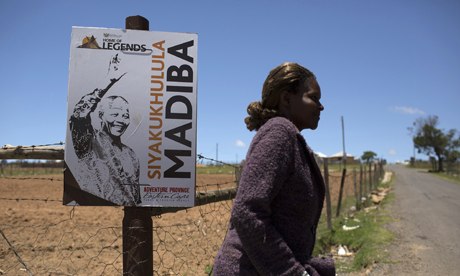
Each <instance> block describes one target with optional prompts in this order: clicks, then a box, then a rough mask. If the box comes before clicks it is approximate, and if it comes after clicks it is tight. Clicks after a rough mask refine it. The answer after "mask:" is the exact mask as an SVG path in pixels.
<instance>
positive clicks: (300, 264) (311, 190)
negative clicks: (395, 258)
mask: <svg viewBox="0 0 460 276" xmlns="http://www.w3.org/2000/svg"><path fill="white" fill-rule="evenodd" d="M324 192H325V190H324V182H323V178H322V176H321V172H320V170H319V168H318V165H317V164H316V162H315V160H314V158H313V153H312V151H311V149H310V148H309V147H308V146H307V144H306V142H305V140H304V138H303V137H302V135H301V134H300V133H299V131H298V130H297V128H296V127H295V125H294V124H293V123H292V122H290V121H289V120H287V119H286V118H283V117H275V118H272V119H270V120H269V121H267V122H266V123H265V124H264V125H263V126H262V127H261V128H260V129H259V130H258V131H257V134H256V135H255V137H254V139H253V141H252V143H251V146H250V148H249V151H248V154H247V157H246V164H245V167H244V168H243V172H242V175H241V179H240V184H239V188H238V192H237V195H236V198H235V200H234V203H233V209H232V213H231V219H230V226H229V230H228V233H227V236H226V238H225V240H224V242H223V245H222V247H221V249H220V251H219V253H218V255H217V257H216V260H215V263H214V269H213V274H214V275H216V276H230V275H277V276H278V275H298V276H300V275H302V273H303V272H304V271H305V270H306V271H307V272H308V273H309V274H310V275H312V276H314V275H335V269H334V264H333V262H332V260H331V259H320V258H311V254H312V251H313V247H314V244H315V239H316V227H317V224H318V220H319V217H320V215H321V209H322V207H323V201H324Z"/></svg>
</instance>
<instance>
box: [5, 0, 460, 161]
mask: <svg viewBox="0 0 460 276" xmlns="http://www.w3.org/2000/svg"><path fill="white" fill-rule="evenodd" d="M132 15H142V16H144V17H145V18H147V19H148V20H149V22H150V30H151V31H164V32H191V33H197V34H198V73H197V74H198V94H197V95H198V101H197V114H198V116H197V118H198V119H197V141H198V142H197V154H202V155H203V156H205V157H208V158H212V159H216V158H217V159H218V160H222V161H225V162H239V161H241V160H242V159H244V157H245V155H246V152H247V150H248V148H249V145H250V143H251V139H252V137H253V136H254V134H255V133H254V132H250V131H248V130H247V129H246V126H245V124H244V118H245V117H246V116H247V113H246V108H247V106H248V104H249V103H250V102H252V101H257V100H260V97H261V88H262V84H263V82H264V80H265V78H266V76H267V74H268V72H269V71H270V70H271V69H272V68H274V67H276V66H277V65H279V64H281V63H283V62H285V61H293V62H297V63H299V64H301V65H303V66H305V67H307V68H308V69H310V70H311V71H313V72H314V73H315V75H316V77H317V80H318V82H319V84H320V86H321V90H322V103H323V105H324V106H325V110H324V111H323V112H322V114H321V120H320V123H319V127H318V129H316V130H314V131H312V130H304V131H303V132H302V135H303V136H304V137H305V138H306V140H307V143H308V144H309V145H310V147H311V148H312V149H313V150H315V151H317V152H321V153H324V154H326V155H332V154H334V153H337V152H339V151H341V150H342V145H343V141H342V124H341V118H342V117H343V121H344V126H345V150H346V152H347V153H350V154H352V155H355V156H358V157H359V156H361V155H362V154H363V152H364V151H368V150H370V151H374V152H375V153H377V155H378V157H380V158H385V159H386V160H387V161H389V162H396V161H402V160H407V159H409V158H410V157H411V156H413V154H414V151H413V144H412V139H411V135H410V133H409V131H408V129H407V128H408V127H410V126H412V123H413V122H414V121H415V120H416V119H417V118H420V117H426V116H429V115H437V116H438V117H439V120H440V125H439V127H440V128H441V129H444V130H449V129H457V130H460V120H459V118H460V109H459V106H460V1H457V0H439V1H434V0H432V1H428V0H406V1H398V0H386V1H375V0H373V1H364V0H362V1H357V0H349V1H334V0H331V1H319V0H286V1H229V0H224V1H211V0H209V1H201V0H198V1H185V0H177V1H151V0H150V1H87V0H80V1H57V0H56V1H49V0H44V1H34V0H30V1H24V0H1V1H0V25H1V26H2V28H1V29H0V37H1V43H0V95H1V97H0V118H1V119H0V146H2V145H5V144H10V145H15V146H16V145H22V146H30V145H43V144H53V143H57V142H61V141H62V142H63V141H65V135H66V124H67V116H68V115H67V92H68V80H69V53H70V35H71V30H72V26H83V27H107V28H118V29H123V28H124V27H125V18H126V17H128V16H132ZM416 157H417V158H426V156H424V155H421V154H416Z"/></svg>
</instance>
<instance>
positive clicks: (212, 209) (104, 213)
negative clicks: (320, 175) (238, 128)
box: [0, 172, 353, 275]
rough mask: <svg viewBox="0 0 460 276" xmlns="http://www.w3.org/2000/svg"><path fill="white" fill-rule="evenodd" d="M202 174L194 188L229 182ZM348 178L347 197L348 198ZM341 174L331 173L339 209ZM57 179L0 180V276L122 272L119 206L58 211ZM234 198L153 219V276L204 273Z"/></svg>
mask: <svg viewBox="0 0 460 276" xmlns="http://www.w3.org/2000/svg"><path fill="white" fill-rule="evenodd" d="M234 181H235V176H234V175H231V174H228V175H222V174H219V175H212V174H209V175H206V174H199V175H198V177H197V191H201V192H202V191H211V190H218V189H223V188H228V187H230V186H232V185H234ZM352 181H353V179H352V177H351V174H350V176H349V177H348V178H347V181H346V182H345V191H344V196H346V195H352V193H353V182H352ZM339 184H340V173H339V172H332V173H331V177H330V189H331V197H332V201H333V204H336V201H337V195H338V191H339ZM62 189H63V178H62V176H61V175H45V176H35V177H25V178H21V177H15V178H0V222H1V226H0V230H1V231H0V275H121V274H122V261H123V257H122V228H121V223H122V219H123V208H122V207H81V206H79V207H68V206H62V192H63V191H62ZM231 205H232V201H231V200H229V201H221V202H217V203H211V204H207V205H203V206H198V207H195V208H191V209H188V210H186V211H185V210H184V211H180V212H177V213H170V214H164V215H162V216H161V217H153V232H154V233H153V235H154V245H153V248H154V272H155V275H206V272H207V270H208V269H209V267H210V265H212V262H213V259H214V256H215V254H216V252H217V250H218V249H219V247H220V245H221V242H222V240H223V237H224V235H225V232H226V229H227V223H228V219H229V214H230V209H231Z"/></svg>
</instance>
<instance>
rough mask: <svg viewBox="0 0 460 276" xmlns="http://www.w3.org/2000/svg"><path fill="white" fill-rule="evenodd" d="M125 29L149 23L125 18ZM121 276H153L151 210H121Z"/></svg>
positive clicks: (143, 28) (142, 208)
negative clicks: (122, 214)
mask: <svg viewBox="0 0 460 276" xmlns="http://www.w3.org/2000/svg"><path fill="white" fill-rule="evenodd" d="M125 28H126V29H131V30H144V31H148V30H149V21H148V20H147V19H146V18H144V17H142V16H139V15H137V16H129V17H127V18H126V22H125ZM123 211H124V217H123V275H136V276H141V275H142V276H143V275H147V276H149V275H153V232H152V227H153V222H152V217H151V213H152V211H151V208H148V207H125V208H124V209H123Z"/></svg>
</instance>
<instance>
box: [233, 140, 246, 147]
mask: <svg viewBox="0 0 460 276" xmlns="http://www.w3.org/2000/svg"><path fill="white" fill-rule="evenodd" d="M235 146H237V147H239V148H244V147H246V144H245V143H244V142H243V141H241V140H239V139H238V140H236V141H235Z"/></svg>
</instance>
